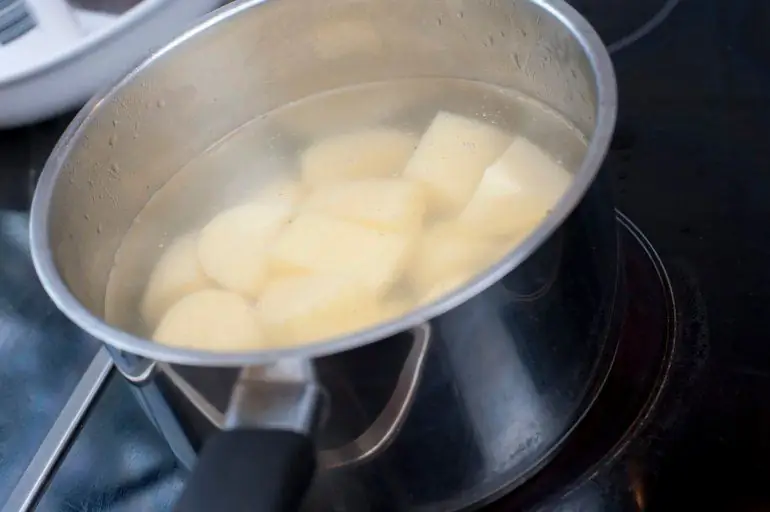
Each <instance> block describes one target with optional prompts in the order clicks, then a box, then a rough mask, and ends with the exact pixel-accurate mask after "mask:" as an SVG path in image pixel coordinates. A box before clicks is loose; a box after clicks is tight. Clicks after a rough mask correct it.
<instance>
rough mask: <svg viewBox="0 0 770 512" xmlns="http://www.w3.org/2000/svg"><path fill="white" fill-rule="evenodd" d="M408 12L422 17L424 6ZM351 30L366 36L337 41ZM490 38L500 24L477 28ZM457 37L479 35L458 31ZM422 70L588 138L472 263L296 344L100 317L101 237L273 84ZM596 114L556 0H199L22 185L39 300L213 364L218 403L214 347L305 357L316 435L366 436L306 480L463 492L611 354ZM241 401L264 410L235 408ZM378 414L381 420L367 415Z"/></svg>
mask: <svg viewBox="0 0 770 512" xmlns="http://www.w3.org/2000/svg"><path fill="white" fill-rule="evenodd" d="M426 16H430V19H435V20H438V21H437V22H436V23H431V24H428V25H426V24H425V23H424V19H425V17H426ZM338 23H342V24H344V25H346V26H348V25H349V24H353V26H356V27H359V29H360V30H359V29H356V30H353V31H345V30H342V31H341V32H340V33H341V34H342V36H341V37H340V38H336V39H339V44H336V43H335V46H334V49H333V50H334V51H332V50H331V49H329V48H319V47H318V44H321V43H322V40H323V38H321V42H319V39H318V34H319V33H328V32H329V31H333V32H335V33H337V32H339V30H338V28H339V27H338V25H337V24H338ZM362 30H363V31H364V32H366V33H369V34H370V35H371V37H373V38H374V39H375V40H377V41H378V43H377V44H375V45H374V46H371V45H369V46H361V45H360V44H358V43H359V42H358V41H357V40H355V39H356V38H357V37H359V36H360V34H361V31H362ZM287 32H291V33H293V34H297V37H296V38H295V39H294V40H293V41H292V45H290V46H288V47H287V46H281V48H286V51H289V52H291V53H290V54H284V53H282V52H276V50H275V48H277V47H278V46H276V44H275V43H276V42H277V41H283V39H284V37H285V34H286V33H287ZM254 33H259V34H261V37H260V38H254V37H253V34H254ZM345 34H348V35H350V37H352V38H353V39H348V38H347V37H348V36H346V35H345ZM491 34H493V37H491V36H490V35H491ZM490 37H491V39H492V40H494V39H495V38H500V41H503V40H504V42H500V43H499V44H497V45H495V44H490V43H489V41H490ZM472 39H475V40H478V41H479V45H477V46H469V40H472ZM437 43H440V44H437ZM362 51H363V52H364V53H361V52H362ZM372 52H374V53H373V54H372ZM512 52H513V53H512ZM225 55H226V56H227V58H222V57H223V56H225ZM287 55H290V60H287ZM447 55H449V56H451V58H446V56H447ZM287 62H290V63H291V65H287ZM490 63H494V64H495V65H490ZM426 76H446V77H456V78H464V79H469V80H478V81H483V82H486V83H491V84H497V85H500V86H504V87H515V88H517V89H519V90H520V91H523V92H525V93H529V94H531V95H532V96H534V97H535V98H537V99H540V100H542V101H543V102H544V103H546V104H548V105H550V106H551V107H553V108H555V109H557V110H559V111H561V113H562V114H564V115H565V116H566V117H567V118H568V119H569V120H570V121H572V122H573V124H575V125H576V126H577V127H579V128H580V129H582V130H583V131H584V133H585V134H586V135H587V137H588V140H589V144H588V148H587V152H586V155H585V157H584V159H583V161H582V163H581V164H580V165H578V166H577V168H576V169H575V173H574V179H573V181H572V184H571V185H570V188H569V189H568V190H567V192H566V194H565V195H564V197H562V198H561V199H560V200H559V202H558V203H557V204H556V205H555V207H554V208H553V209H552V211H551V213H550V214H549V216H548V217H547V218H546V219H544V221H543V222H542V223H541V225H540V226H538V227H537V228H536V229H535V231H534V232H533V233H532V234H531V235H529V236H528V237H527V238H526V239H525V240H524V241H522V242H521V244H520V245H518V246H517V247H516V248H514V249H513V250H512V251H511V252H510V253H509V254H508V255H506V256H505V257H504V258H503V259H502V260H501V261H499V262H498V263H497V264H496V265H494V266H493V267H492V268H491V269H490V270H489V271H487V272H486V273H484V274H483V275H480V276H479V277H478V278H476V279H474V280H472V282H470V283H469V284H468V285H467V286H465V287H464V288H463V289H461V290H459V291H457V292H456V293H454V294H451V295H450V296H448V297H446V298H444V299H442V300H440V301H438V302H437V303H435V304H432V305H428V306H425V307H422V308H420V309H418V310H416V311H412V312H410V313H408V314H406V315H405V316H403V317H401V318H398V319H395V320H394V321H391V322H388V323H386V324H383V325H381V326H377V327H374V328H370V329H368V330H366V331H364V332H361V333H355V334H352V335H347V336H342V337H339V338H337V339H333V340H329V341H327V342H322V343H317V344H311V345H307V346H304V347H289V348H281V349H271V350H261V351H249V352H238V353H225V352H221V353H220V352H209V351H202V350H192V349H184V348H179V347H171V346H164V345H160V344H157V343H154V342H151V341H149V340H145V339H141V338H139V337H137V336H135V335H133V334H130V333H128V332H123V331H120V330H119V329H117V328H115V327H112V326H110V325H108V324H107V323H106V322H105V321H103V320H102V314H103V311H104V298H105V295H106V286H107V278H108V273H109V270H110V269H111V268H112V265H113V262H114V257H115V251H116V250H117V248H118V246H119V244H120V243H121V241H122V239H123V236H124V235H125V233H126V230H127V229H128V227H129V226H130V225H131V223H132V221H133V219H134V218H135V216H136V214H137V213H138V212H139V211H140V210H141V208H142V207H143V206H144V205H145V204H146V202H147V200H148V199H149V198H150V196H151V195H152V194H153V193H154V192H155V191H156V190H157V189H158V188H159V187H160V186H162V185H163V183H165V181H166V180H167V179H168V178H169V177H170V176H171V175H172V174H173V173H174V172H175V171H176V170H177V169H178V168H179V167H180V166H181V164H182V163H186V162H187V161H188V160H189V159H190V158H191V157H193V156H195V155H197V154H198V153H200V152H202V151H203V150H204V149H205V148H207V147H208V146H209V145H210V144H212V143H213V142H215V141H217V140H218V139H220V138H221V137H222V136H224V135H226V134H227V133H229V132H230V131H232V130H233V129H235V128H237V127H239V126H241V125H242V124H243V123H244V122H246V121H248V120H250V119H252V118H254V117H255V116H257V115H259V114H262V113H264V112H266V111H268V110H270V109H271V108H273V107H277V106H280V105H284V104H286V103H288V102H291V101H292V100H296V99H299V98H302V97H305V96H308V95H310V94H313V93H319V92H322V91H326V90H331V89H335V88H339V87H343V86H347V85H352V84H359V83H367V82H375V81H378V80H387V79H397V78H415V77H426ZM214 78H216V80H213V79H214ZM223 78H224V79H225V81H224V82H223V81H222V80H223ZM225 91H226V92H227V94H223V93H224V92H225ZM614 119H615V84H614V75H613V70H612V66H611V64H610V62H609V58H608V56H607V53H606V50H605V49H604V47H603V46H602V44H601V42H600V41H599V39H598V37H597V36H596V34H595V33H594V32H593V30H592V29H591V27H590V26H589V25H588V24H587V23H585V21H584V20H583V19H582V18H580V16H579V15H578V14H577V13H576V12H575V11H573V10H572V9H571V8H570V7H569V6H568V5H566V4H564V3H563V2H561V1H560V0H554V1H552V2H546V1H544V0H529V1H519V2H513V3H511V2H501V3H487V4H479V3H477V2H473V1H460V2H458V3H453V4H448V3H446V2H443V1H441V0H431V1H429V2H427V3H426V2H421V3H416V4H415V3H403V2H397V1H395V0H381V1H377V2H368V3H366V4H361V3H360V2H358V1H355V0H339V1H336V2H332V3H329V2H321V1H314V2H311V3H308V4H303V6H302V8H301V9H298V8H297V7H296V4H292V3H284V2H275V1H272V2H271V1H266V2H258V1H253V0H252V1H244V2H241V3H239V4H236V5H234V6H233V7H231V8H228V9H223V10H221V11H219V12H218V13H216V14H214V15H212V16H211V17H209V18H208V19H207V20H206V21H204V22H203V23H202V24H201V25H200V26H199V27H197V28H196V29H193V30H192V31H190V32H188V33H187V34H185V35H184V36H182V37H181V38H179V39H178V40H177V41H176V42H175V43H173V44H172V45H170V46H169V47H167V48H166V49H164V50H162V51H161V52H159V53H158V54H157V55H155V56H153V57H152V58H151V59H150V60H148V61H146V62H145V63H144V64H143V65H142V66H140V67H139V68H138V69H137V70H136V71H135V72H133V73H132V74H131V75H130V76H128V77H127V78H126V79H124V80H123V81H122V82H121V83H120V84H119V85H118V86H117V87H116V88H114V89H113V90H112V91H110V92H109V93H107V94H106V95H105V96H103V97H100V98H97V99H95V100H94V101H92V102H91V104H89V105H88V106H86V107H85V108H84V109H83V111H81V113H80V114H79V115H78V116H77V118H76V119H75V121H74V122H73V123H72V125H71V126H70V127H69V128H68V129H67V131H66V132H65V134H64V136H63V137H62V138H61V140H60V142H59V144H58V145H57V147H56V148H55V149H54V152H53V154H52V156H51V157H50V159H49V160H48V162H47V164H46V167H45V169H44V171H43V174H42V176H41V178H40V181H39V183H38V186H37V190H36V192H35V197H34V200H33V205H32V214H31V215H32V220H31V245H32V253H33V261H34V262H35V265H36V268H37V270H38V273H39V276H40V279H41V282H42V283H43V286H44V287H45V288H46V289H47V291H48V292H49V294H50V295H51V297H52V298H53V301H54V302H55V303H56V304H57V305H58V306H59V307H60V308H61V309H62V310H63V311H64V312H65V314H67V315H69V316H70V318H71V319H72V320H73V321H74V322H75V323H76V324H78V325H79V326H80V327H82V328H83V329H84V330H85V331H86V332H89V333H91V334H92V335H95V336H96V337H98V338H99V339H101V340H103V341H104V342H106V343H107V344H109V345H111V346H112V347H113V349H114V350H120V351H125V352H127V353H128V354H133V356H136V355H138V356H141V357H151V358H153V359H156V360H158V361H163V362H175V363H182V364H184V363H187V364H195V365H197V366H201V367H207V368H198V374H199V375H198V376H197V377H195V378H193V379H188V381H189V382H190V383H191V384H193V386H194V387H195V388H197V389H198V390H199V391H201V392H202V393H203V390H204V389H205V388H206V387H207V383H211V382H214V383H215V384H216V386H215V387H217V388H218V389H217V390H216V394H217V395H218V396H219V398H220V399H223V400H224V401H225V402H231V400H232V399H231V395H232V393H231V392H232V383H233V380H232V372H230V373H229V374H228V373H227V370H222V369H221V368H220V367H223V366H225V367H227V366H229V367H233V366H235V367H241V366H251V365H264V364H269V363H275V362H276V361H279V363H278V364H284V361H286V360H299V359H305V360H309V359H310V358H313V359H314V361H313V362H314V365H315V366H316V368H317V371H318V372H319V380H320V382H321V384H322V385H323V386H324V388H325V389H326V391H327V393H328V395H329V397H330V402H331V406H330V412H329V419H328V421H327V422H326V424H325V425H324V428H323V430H322V432H321V433H320V438H319V448H320V449H321V450H324V451H328V450H335V449H339V448H343V449H347V448H344V447H346V446H348V447H349V446H351V445H355V443H356V442H357V441H360V440H362V439H363V440H367V439H369V440H370V441H372V444H371V445H370V446H364V447H363V449H357V450H356V451H354V452H353V453H359V452H361V455H360V456H356V457H355V458H354V459H351V462H352V461H355V462H356V464H350V463H348V461H347V459H342V460H341V461H338V464H337V465H336V466H334V467H333V468H327V469H325V470H323V471H322V472H321V474H319V475H318V476H317V478H316V479H315V482H316V486H315V488H316V491H317V492H324V490H325V489H335V490H336V491H337V499H340V498H341V499H349V498H350V497H351V496H353V495H354V494H356V493H358V492H361V491H363V492H364V494H365V495H367V496H368V497H369V498H368V499H371V500H374V502H378V503H382V504H385V505H386V506H390V507H391V508H397V509H418V508H426V509H440V510H453V509H457V508H462V507H465V506H468V505H470V504H473V503H477V502H479V501H482V500H484V499H486V498H487V497H488V496H490V495H492V494H494V493H497V492H499V491H500V490H501V489H509V488H512V487H515V486H517V485H520V484H521V483H522V482H524V481H525V480H526V479H527V478H528V477H530V476H531V475H532V474H533V473H534V472H535V471H536V470H537V469H538V468H540V467H541V466H542V465H543V464H544V463H545V462H546V461H547V460H548V459H549V458H551V457H552V456H553V454H554V453H555V452H556V450H557V449H558V447H559V446H560V445H561V444H562V442H563V441H564V439H565V438H566V436H567V435H568V433H569V432H570V431H571V430H572V429H573V428H574V426H575V425H576V424H577V423H578V422H579V421H580V419H581V418H582V417H583V416H584V414H585V412H586V411H587V409H588V408H589V407H590V404H591V403H592V401H593V399H594V398H595V396H596V394H597V393H598V391H599V390H600V389H601V385H602V383H603V382H604V379H605V378H606V375H607V371H608V364H605V363H604V362H605V361H607V360H611V358H612V354H613V353H614V345H613V343H614V341H615V340H614V339H612V332H613V329H614V328H616V327H617V325H616V323H617V322H618V318H619V316H618V315H619V314H620V313H622V311H621V310H622V307H619V304H618V303H617V302H616V299H617V298H618V297H619V296H620V295H622V290H619V289H618V267H617V266H618V242H617V233H616V224H615V221H614V210H613V208H612V205H611V203H610V194H609V192H608V190H607V183H606V178H604V177H603V176H602V175H601V174H600V173H599V166H600V164H601V162H602V159H603V157H604V155H605V152H606V150H607V147H608V144H609V137H610V134H611V132H612V129H613V125H614ZM186 127H190V129H186ZM73 204H77V205H78V208H77V209H76V210H75V209H73V208H72V205H73ZM173 207H174V208H177V209H178V208H180V206H179V205H178V204H177V203H173ZM428 319H429V320H430V324H431V325H430V330H431V336H430V338H431V342H430V344H429V348H428V349H427V353H426V355H425V358H424V359H425V360H424V363H423V367H422V372H421V373H422V375H419V372H418V373H417V376H418V377H419V380H420V382H419V385H418V386H417V387H416V389H414V390H413V391H412V393H411V394H410V395H409V398H412V397H413V403H411V402H407V401H404V400H405V398H407V397H406V396H404V397H401V396H399V395H398V394H397V392H398V391H399V390H400V389H401V388H400V387H399V384H398V383H399V381H400V376H401V375H402V374H403V372H404V364H405V363H409V357H408V354H409V353H412V352H413V351H414V347H415V343H416V342H415V340H414V339H413V338H412V336H410V335H409V334H408V330H410V329H413V328H415V327H416V326H418V325H422V324H423V323H425V322H426V320H428ZM396 333H401V334H400V335H398V334H396ZM405 333H406V334H405ZM394 334H396V336H395V337H390V336H392V335H394ZM399 338H400V339H399ZM608 339H610V341H611V342H610V343H608V342H607V340H608ZM375 342H376V343H375ZM133 356H128V355H127V356H126V357H133ZM122 360H123V357H122V356H121V357H118V358H117V359H116V362H117V363H116V364H119V366H120V367H121V370H122V371H124V372H126V373H128V374H129V375H130V380H132V381H134V382H139V381H141V382H145V381H146V377H150V376H151V374H152V371H151V369H152V367H153V366H152V362H151V361H144V362H142V361H141V360H137V363H138V364H139V365H140V366H139V367H138V368H140V369H141V368H144V369H145V370H147V371H144V372H142V371H139V372H135V371H133V370H131V369H129V370H126V368H127V367H128V366H130V365H133V364H134V363H133V362H132V361H129V365H126V364H123V363H122V362H121V361H122ZM208 367H213V368H208ZM362 368H366V371H365V372H362V371H361V370H362ZM248 371H251V370H247V372H248ZM180 372H181V370H180ZM223 375H225V376H226V377H227V378H223ZM228 378H229V379H230V380H229V381H228ZM222 383H224V384H226V385H225V386H222V385H221V384H222ZM157 384H158V389H160V390H162V391H163V392H168V394H169V397H168V398H169V402H170V403H173V404H174V405H173V410H174V412H175V413H176V414H177V415H178V416H179V417H180V419H181V424H182V427H183V428H184V429H185V430H186V431H191V432H192V433H191V444H193V445H195V444H196V441H197V442H198V443H200V442H201V441H202V440H203V439H204V438H205V436H206V434H207V432H206V426H205V425H204V426H203V428H202V429H197V428H196V426H197V425H198V424H200V418H198V419H197V421H196V420H195V419H194V418H195V416H196V414H195V413H191V412H190V411H189V410H185V408H186V409H190V406H189V405H186V402H185V400H180V399H179V397H178V396H173V390H171V389H170V387H169V386H164V383H163V382H162V381H161V380H159V381H158V383H157ZM242 389H243V388H237V389H236V391H238V392H240V390H242ZM280 389H284V390H286V388H285V387H283V388H280ZM290 390H291V391H296V389H295V388H290ZM203 394H205V393H203ZM291 396H292V397H293V398H294V399H296V398H297V395H296V393H295V394H292V395H291ZM300 396H301V394H300ZM241 398H242V397H241ZM249 398H250V402H251V407H250V406H249V403H243V402H244V401H243V400H240V399H239V398H238V397H237V396H236V400H235V403H237V404H239V407H237V408H236V409H237V410H238V411H241V412H244V411H254V410H256V411H259V412H260V413H265V411H266V410H267V411H270V410H275V408H276V399H277V398H278V397H277V396H275V395H271V396H267V395H265V394H260V393H257V394H250V396H249ZM284 398H286V396H284ZM246 402H248V401H246ZM280 402H281V401H280V400H278V403H280ZM392 404H396V405H395V406H393V405H392ZM284 405H285V404H284ZM410 405H411V407H410ZM266 407H267V408H266ZM279 409H280V407H279ZM221 410H222V409H221ZM289 410H292V409H291V408H289ZM400 410H408V413H407V414H405V415H403V414H402V415H400V416H396V417H395V419H398V420H399V422H400V423H401V424H398V423H394V417H389V416H390V414H391V413H392V412H393V411H400ZM282 411H283V412H284V413H285V411H286V409H282ZM383 412H385V413H386V415H385V416H383ZM190 416H193V419H189V417H190ZM198 416H199V415H198ZM282 418H284V420H285V416H283V417H282ZM381 418H385V419H383V420H382V421H381V422H380V421H378V419H381ZM260 421H265V418H264V417H257V418H256V419H255V418H251V419H250V422H256V423H259V422H260ZM281 425H284V426H286V425H287V424H286V422H285V421H284V422H283V423H281ZM382 425H386V426H388V425H395V427H394V428H386V429H384V430H383V431H382V432H381V433H378V432H377V431H378V430H379V429H380V427H381V426H382ZM292 428H293V427H292ZM212 429H213V426H212V425H210V424H209V425H208V432H211V431H212ZM383 436H385V437H383ZM181 448H182V447H181V446H177V447H175V450H176V451H179V450H180V449H181ZM378 450H379V452H378ZM338 453H341V452H338ZM364 454H368V455H366V457H368V458H365V457H364ZM381 455H384V456H381ZM316 498H317V496H316Z"/></svg>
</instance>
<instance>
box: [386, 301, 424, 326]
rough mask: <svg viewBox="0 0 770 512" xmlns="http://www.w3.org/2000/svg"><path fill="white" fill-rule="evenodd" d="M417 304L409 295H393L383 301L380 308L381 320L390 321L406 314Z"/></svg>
mask: <svg viewBox="0 0 770 512" xmlns="http://www.w3.org/2000/svg"><path fill="white" fill-rule="evenodd" d="M415 306H416V304H415V301H414V300H413V299H410V298H408V297H393V298H389V299H385V300H383V301H382V303H381V305H380V307H379V309H380V321H381V322H384V321H388V320H393V319H395V318H398V317H400V316H404V315H405V314H407V313H409V311H411V310H412V309H414V308H415Z"/></svg>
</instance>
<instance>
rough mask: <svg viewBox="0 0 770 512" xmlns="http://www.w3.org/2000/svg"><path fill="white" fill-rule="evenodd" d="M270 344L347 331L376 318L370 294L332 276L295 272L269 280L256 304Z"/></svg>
mask: <svg viewBox="0 0 770 512" xmlns="http://www.w3.org/2000/svg"><path fill="white" fill-rule="evenodd" d="M257 310H258V312H259V319H260V321H261V323H262V325H263V326H264V329H265V332H266V333H267V334H268V336H269V337H270V340H271V343H273V344H277V345H281V344H294V343H301V342H308V341H314V340H321V339H325V338H329V337H332V336H337V335H341V334H345V333H349V332H352V331H355V330H358V329H361V328H363V327H366V326H368V325H370V324H374V323H376V322H377V321H378V319H379V318H380V315H381V313H380V310H379V308H378V307H377V302H376V300H375V299H374V297H373V295H372V294H371V293H370V292H369V290H367V289H366V288H365V287H362V286H361V285H360V284H359V283H356V282H354V281H351V280H350V279H347V278H345V277H341V276H336V275H299V276H287V277H282V278H277V279H275V280H273V281H270V282H269V283H268V285H267V286H266V287H265V290H264V292H263V293H262V296H261V298H260V300H259V304H258V306H257Z"/></svg>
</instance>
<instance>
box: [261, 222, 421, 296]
mask: <svg viewBox="0 0 770 512" xmlns="http://www.w3.org/2000/svg"><path fill="white" fill-rule="evenodd" d="M412 240H413V236H412V234H407V233H395V232H384V231H378V230H375V229H371V228H367V227H364V226H361V225H359V224H356V223H353V222H349V221H345V220H341V219H336V218H334V217H330V216H325V215H321V214H315V213H304V214H301V215H299V216H297V218H296V219H294V221H292V222H291V223H290V224H289V225H288V227H287V228H286V229H285V230H283V232H282V233H281V234H280V236H279V237H278V238H277V239H276V240H275V242H274V243H273V244H272V249H271V251H270V263H271V265H272V268H273V269H275V270H277V271H278V272H280V273H319V274H336V275H341V276H345V277H347V278H349V279H351V280H353V281H355V282H356V283H359V284H360V285H362V286H364V287H365V288H366V289H368V290H370V291H372V292H373V293H375V294H378V295H381V294H384V293H385V292H387V290H388V288H389V287H390V286H391V285H392V284H393V283H394V282H395V281H396V280H397V279H398V278H399V277H400V275H401V273H402V272H403V270H404V265H405V264H406V262H407V259H408V257H409V251H410V248H411V242H412Z"/></svg>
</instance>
